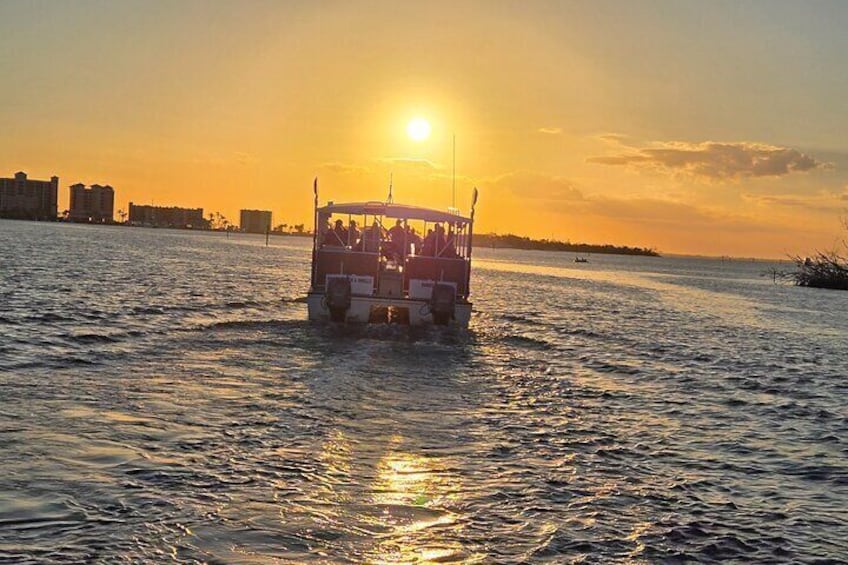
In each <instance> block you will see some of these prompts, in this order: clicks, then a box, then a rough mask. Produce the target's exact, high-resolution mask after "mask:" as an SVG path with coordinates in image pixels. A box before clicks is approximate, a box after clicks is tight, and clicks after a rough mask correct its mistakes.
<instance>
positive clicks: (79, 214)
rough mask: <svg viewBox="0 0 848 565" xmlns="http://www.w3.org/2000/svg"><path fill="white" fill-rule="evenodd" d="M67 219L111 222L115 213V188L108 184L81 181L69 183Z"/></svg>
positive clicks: (102, 222)
mask: <svg viewBox="0 0 848 565" xmlns="http://www.w3.org/2000/svg"><path fill="white" fill-rule="evenodd" d="M69 212H70V215H69V219H70V220H71V221H74V222H93V223H101V224H107V223H112V221H113V220H114V215H115V190H114V189H113V188H112V187H111V186H109V185H108V184H107V185H106V186H100V185H99V184H93V185H91V187H90V188H86V186H85V185H84V184H82V183H77V184H72V185H71V205H70V210H69Z"/></svg>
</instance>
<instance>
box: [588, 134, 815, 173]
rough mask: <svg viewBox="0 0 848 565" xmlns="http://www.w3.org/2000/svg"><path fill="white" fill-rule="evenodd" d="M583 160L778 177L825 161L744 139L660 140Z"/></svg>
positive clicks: (668, 169) (791, 150) (670, 169)
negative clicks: (736, 140)
mask: <svg viewBox="0 0 848 565" xmlns="http://www.w3.org/2000/svg"><path fill="white" fill-rule="evenodd" d="M587 161H588V162H590V163H598V164H601V165H618V166H629V167H636V168H647V169H653V170H658V171H665V172H671V173H685V174H690V175H692V176H695V177H701V178H705V179H709V180H728V179H731V180H733V179H740V178H743V177H780V176H785V175H788V174H790V173H796V172H804V171H810V170H813V169H817V168H821V167H824V166H825V163H823V162H821V161H819V160H817V159H815V158H814V157H811V156H810V155H806V154H804V153H802V152H800V151H798V150H797V149H793V148H791V147H779V146H775V145H766V144H761V143H752V142H747V141H742V142H731V143H720V142H715V141H705V142H703V143H687V142H679V141H672V142H662V143H656V144H654V145H653V146H651V147H647V148H631V149H630V150H628V151H627V152H625V153H619V154H617V155H607V156H598V157H590V158H589V159H587Z"/></svg>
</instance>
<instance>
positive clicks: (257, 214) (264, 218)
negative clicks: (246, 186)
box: [239, 210, 271, 233]
mask: <svg viewBox="0 0 848 565" xmlns="http://www.w3.org/2000/svg"><path fill="white" fill-rule="evenodd" d="M239 227H240V228H241V231H244V232H248V233H267V232H269V231H271V211H270V210H242V211H241V221H240V223H239Z"/></svg>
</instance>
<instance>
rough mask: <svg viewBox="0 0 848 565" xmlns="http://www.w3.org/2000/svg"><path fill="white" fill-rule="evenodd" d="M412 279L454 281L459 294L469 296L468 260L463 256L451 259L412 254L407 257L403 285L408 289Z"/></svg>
mask: <svg viewBox="0 0 848 565" xmlns="http://www.w3.org/2000/svg"><path fill="white" fill-rule="evenodd" d="M411 279H425V280H433V281H448V282H452V283H455V284H456V293H457V295H458V296H467V293H468V290H467V288H466V282H467V280H468V262H467V261H466V260H465V259H463V258H461V257H460V258H455V259H449V258H446V257H426V256H423V255H414V256H412V255H411V256H409V257H407V258H406V264H405V266H404V269H403V287H404V289H406V290H407V291H408V290H409V281H410V280H411Z"/></svg>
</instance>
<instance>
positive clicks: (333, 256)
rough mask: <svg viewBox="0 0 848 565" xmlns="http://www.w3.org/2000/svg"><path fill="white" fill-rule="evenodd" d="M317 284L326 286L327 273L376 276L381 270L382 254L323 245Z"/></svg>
mask: <svg viewBox="0 0 848 565" xmlns="http://www.w3.org/2000/svg"><path fill="white" fill-rule="evenodd" d="M316 259H317V261H316V264H317V272H316V278H315V286H316V287H318V288H323V287H324V281H325V280H326V279H327V275H364V276H371V277H374V280H377V276H378V274H379V270H380V254H379V253H368V252H364V251H352V250H349V249H341V248H338V247H322V248H321V249H319V250H318V251H317V258H316Z"/></svg>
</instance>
